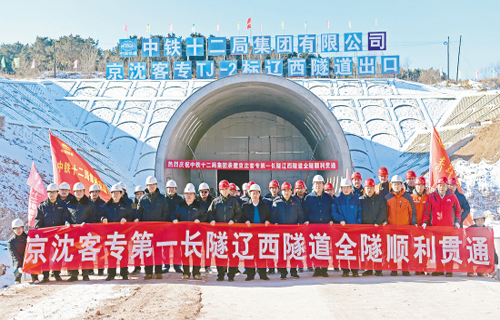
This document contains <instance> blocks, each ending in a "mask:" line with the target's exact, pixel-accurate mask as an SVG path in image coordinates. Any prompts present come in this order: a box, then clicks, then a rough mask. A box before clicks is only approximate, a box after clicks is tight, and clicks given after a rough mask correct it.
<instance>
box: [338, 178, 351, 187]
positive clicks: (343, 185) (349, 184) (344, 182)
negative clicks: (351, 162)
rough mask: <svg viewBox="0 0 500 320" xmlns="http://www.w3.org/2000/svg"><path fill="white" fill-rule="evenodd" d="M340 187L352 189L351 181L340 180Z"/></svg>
mask: <svg viewBox="0 0 500 320" xmlns="http://www.w3.org/2000/svg"><path fill="white" fill-rule="evenodd" d="M340 186H341V187H352V181H351V179H345V178H344V179H342V180H340Z"/></svg>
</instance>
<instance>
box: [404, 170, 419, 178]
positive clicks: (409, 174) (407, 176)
mask: <svg viewBox="0 0 500 320" xmlns="http://www.w3.org/2000/svg"><path fill="white" fill-rule="evenodd" d="M416 177H417V174H416V173H415V171H411V170H410V171H408V172H406V180H410V179H412V178H416Z"/></svg>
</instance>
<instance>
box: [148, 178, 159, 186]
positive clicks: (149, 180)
mask: <svg viewBox="0 0 500 320" xmlns="http://www.w3.org/2000/svg"><path fill="white" fill-rule="evenodd" d="M157 183H158V180H156V178H155V177H153V176H149V177H147V178H146V185H148V184H157Z"/></svg>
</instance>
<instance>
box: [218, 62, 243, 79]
mask: <svg viewBox="0 0 500 320" xmlns="http://www.w3.org/2000/svg"><path fill="white" fill-rule="evenodd" d="M237 73H238V62H237V61H236V60H222V61H219V79H222V78H224V77H227V76H232V75H235V74H237Z"/></svg>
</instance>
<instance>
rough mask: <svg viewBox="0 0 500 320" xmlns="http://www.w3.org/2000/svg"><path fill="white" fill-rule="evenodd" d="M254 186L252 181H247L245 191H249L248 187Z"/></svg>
mask: <svg viewBox="0 0 500 320" xmlns="http://www.w3.org/2000/svg"><path fill="white" fill-rule="evenodd" d="M254 184H255V182H253V181H249V182H248V183H247V190H250V187H251V186H252V185H254Z"/></svg>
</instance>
